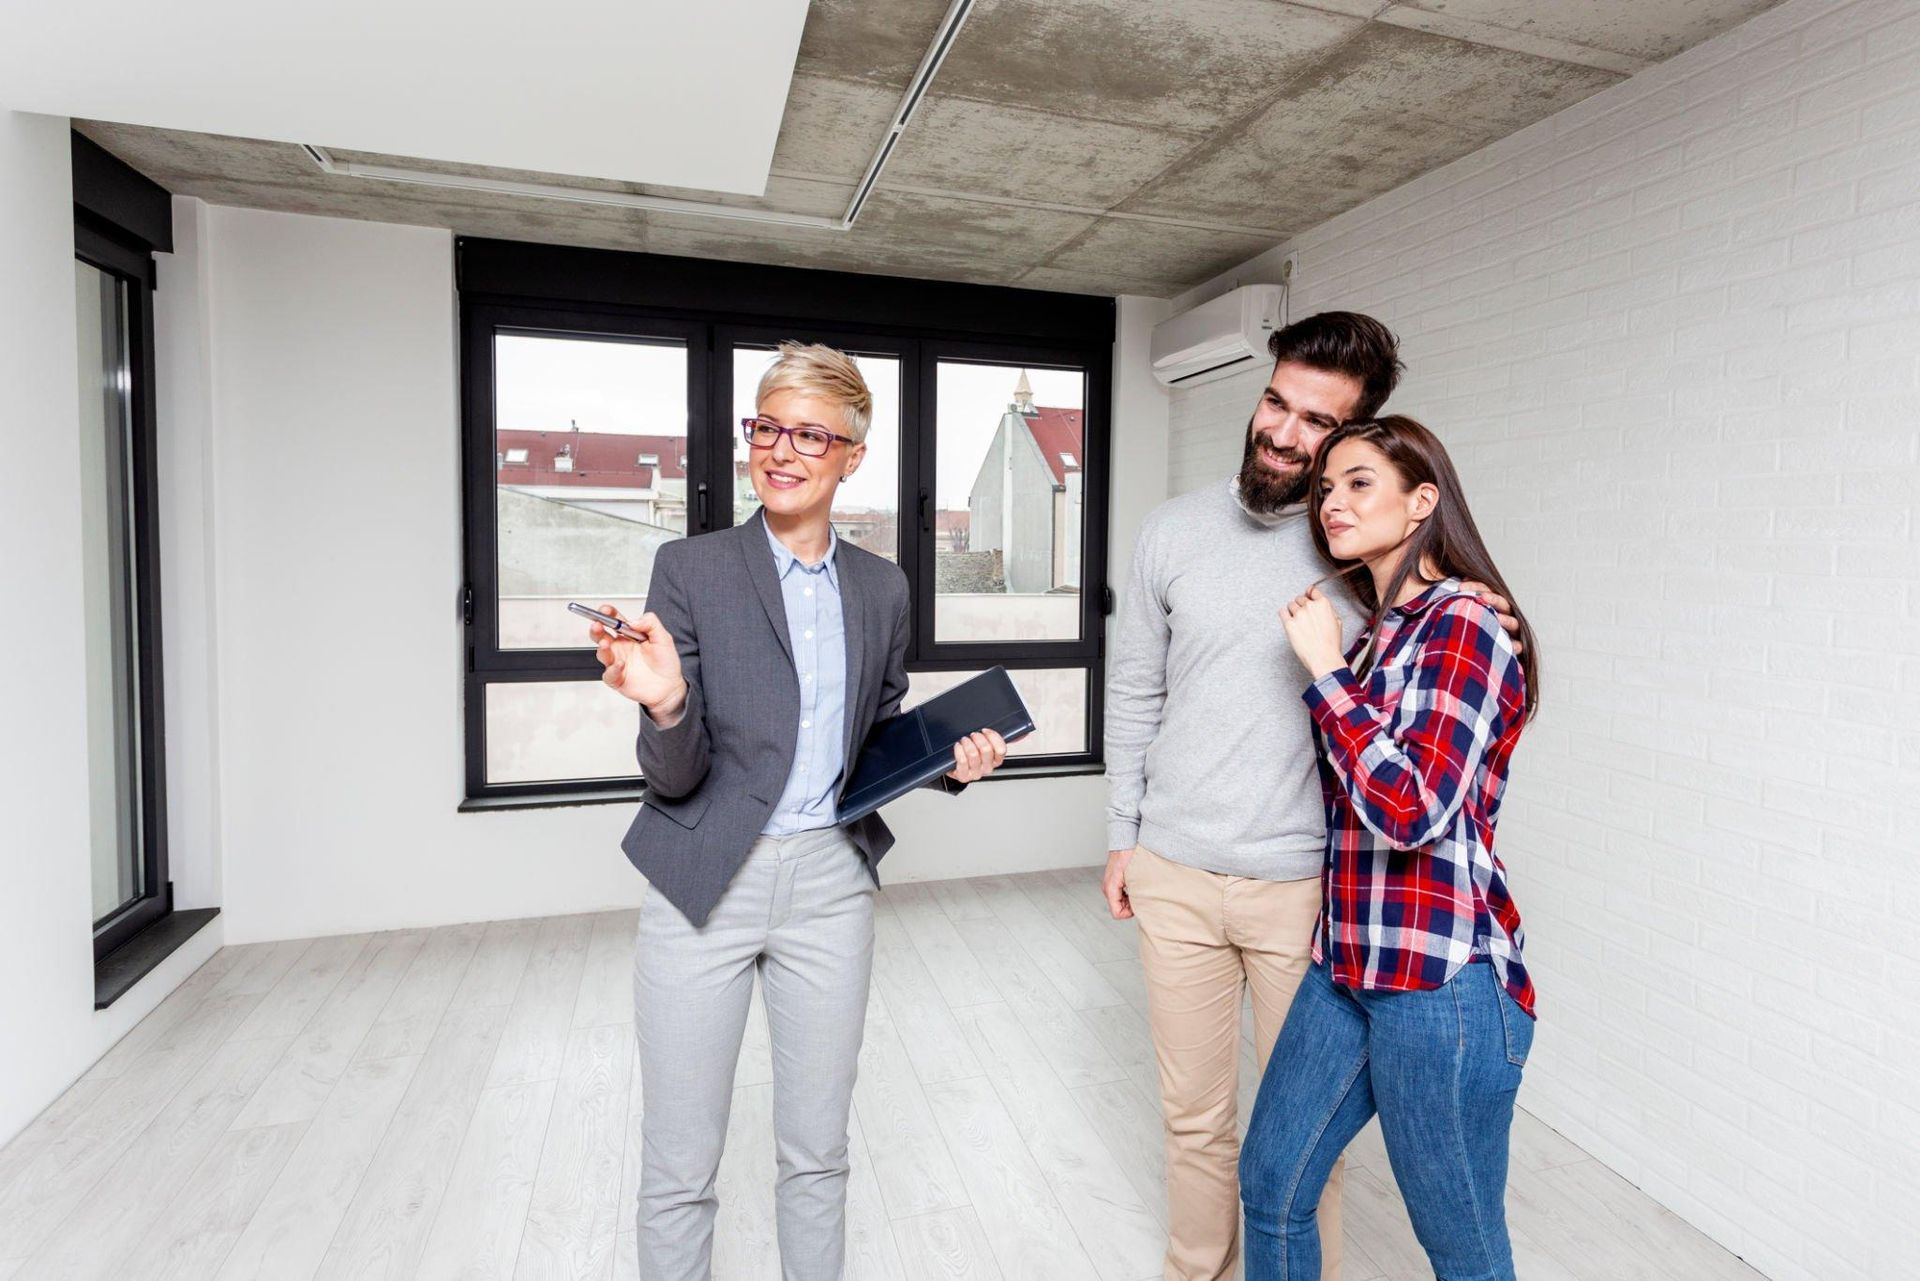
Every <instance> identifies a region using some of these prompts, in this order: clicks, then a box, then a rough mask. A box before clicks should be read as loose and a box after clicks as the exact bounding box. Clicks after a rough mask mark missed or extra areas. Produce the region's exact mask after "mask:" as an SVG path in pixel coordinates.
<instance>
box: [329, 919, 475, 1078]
mask: <svg viewBox="0 0 1920 1281" xmlns="http://www.w3.org/2000/svg"><path fill="white" fill-rule="evenodd" d="M485 931H486V927H485V926H484V925H448V926H444V927H442V928H440V929H437V930H434V931H433V932H432V933H431V934H429V935H428V936H427V941H426V942H425V943H424V944H422V945H421V948H420V951H419V952H418V953H417V954H416V955H415V956H414V958H413V964H411V965H409V966H408V967H407V972H406V974H405V975H404V976H402V978H401V979H400V983H399V985H398V986H397V987H395V988H394V989H393V995H392V996H390V997H388V998H387V1003H386V1004H385V1005H384V1006H382V1007H381V1009H380V1013H379V1014H378V1015H376V1016H375V1017H374V1020H373V1026H372V1027H370V1028H368V1029H367V1035H366V1039H365V1040H363V1041H362V1042H361V1043H360V1048H359V1050H358V1051H357V1052H356V1053H355V1055H354V1057H355V1058H359V1059H394V1058H411V1057H413V1056H414V1055H416V1054H425V1053H426V1052H427V1046H428V1045H430V1044H431V1043H432V1041H433V1036H434V1032H435V1031H436V1030H438V1028H439V1027H440V1017H441V1015H443V1014H445V1013H446V1012H447V1009H448V1007H449V1006H451V1005H452V1004H453V994H454V993H455V992H457V991H458V990H459V989H460V984H461V982H462V981H463V980H464V979H465V978H466V976H467V966H468V965H469V964H471V963H472V961H473V954H474V952H475V951H476V950H478V948H479V946H480V936H481V935H482V934H483V933H484V932H485Z"/></svg>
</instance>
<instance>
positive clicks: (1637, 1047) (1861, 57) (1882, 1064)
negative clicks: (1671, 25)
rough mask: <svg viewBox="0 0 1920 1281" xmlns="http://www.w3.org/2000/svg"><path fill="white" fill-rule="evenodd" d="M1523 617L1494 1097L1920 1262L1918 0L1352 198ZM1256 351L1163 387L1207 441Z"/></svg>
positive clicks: (1848, 1263) (1228, 411) (1235, 423)
mask: <svg viewBox="0 0 1920 1281" xmlns="http://www.w3.org/2000/svg"><path fill="white" fill-rule="evenodd" d="M1288 249H1294V250H1297V251H1298V252H1299V254H1300V269H1299V271H1300V274H1299V280H1298V287H1297V288H1296V290H1295V299H1294V306H1293V314H1294V315H1296V316H1300V315H1306V314H1309V313H1311V312H1314V311H1319V310H1324V309H1327V308H1332V307H1342V308H1353V309H1357V310H1363V311H1368V312H1372V313H1373V314H1375V315H1377V316H1380V317H1381V318H1382V319H1384V320H1386V321H1387V322H1388V323H1389V324H1391V325H1392V326H1393V327H1394V328H1395V329H1396V330H1398V331H1399V333H1400V334H1401V336H1402V338H1403V340H1404V351H1405V355H1406V358H1407V362H1408V365H1409V367H1410V374H1409V377H1408V379H1407V381H1406V383H1405V384H1404V386H1403V389H1402V391H1401V392H1400V394H1399V395H1398V396H1397V397H1396V398H1395V400H1394V404H1393V407H1394V408H1395V409H1397V410H1399V411H1401V412H1404V413H1410V414H1413V415H1415V416H1416V417H1418V418H1420V419H1422V420H1423V421H1425V422H1427V423H1428V424H1429V425H1431V426H1433V427H1434V428H1435V429H1436V430H1437V431H1438V432H1439V433H1440V435H1441V436H1442V438H1443V439H1445V440H1446V442H1447V443H1448V446H1449V448H1450V449H1451V450H1452V451H1453V454H1454V457H1455V459H1456V461H1457V462H1458V463H1459V465H1460V468H1461V471H1462V472H1463V474H1464V477H1465V481H1466V484H1467V489H1468V493H1469V495H1470V496H1471V497H1472V499H1473V502H1474V507H1475V513H1476V515H1477V517H1478V518H1479V521H1480V525H1481V528H1482V529H1483V530H1484V531H1485V532H1486V534H1487V536H1488V538H1489V540H1490V542H1491V543H1492V546H1493V550H1494V554H1495V556H1496V558H1497V559H1498V560H1499V561H1500V563H1501V565H1502V567H1503V568H1504V569H1505V570H1506V571H1507V573H1508V575H1509V578H1510V580H1511V581H1512V582H1513V584H1514V587H1515V591H1516V594H1517V595H1518V596H1519V597H1520V599H1521V600H1522V601H1523V602H1524V604H1525V605H1526V607H1527V608H1528V610H1529V612H1530V614H1531V616H1532V618H1533V620H1534V623H1535V625H1536V627H1537V628H1538V630H1539V633H1540V637H1541V648H1542V652H1543V658H1544V663H1545V673H1544V692H1545V710H1544V713H1543V715H1542V717H1541V719H1540V721H1539V723H1538V724H1537V725H1536V726H1535V727H1533V728H1532V729H1531V730H1530V731H1529V733H1528V735H1527V738H1526V739H1525V740H1524V741H1523V743H1522V746H1521V748H1520V754H1519V758H1518V761H1517V763H1516V767H1515V777H1514V781H1513V787H1512V791H1511V793H1510V796H1511V801H1510V804H1509V806H1508V809H1507V812H1506V814H1505V816H1504V822H1503V823H1502V826H1501V832H1500V842H1501V849H1502V852H1503V855H1504V857H1505V858H1506V860H1507V862H1508V865H1509V867H1510V869H1511V871H1512V874H1513V880H1514V884H1515V890H1516V894H1517V896H1518V899H1519V902H1520V906H1521V910H1522V912H1523V914H1524V915H1525V917H1526V921H1527V926H1528V934H1529V961H1530V963H1531V964H1532V966H1533V967H1534V969H1535V972H1536V974H1537V976H1538V979H1539V984H1540V990H1541V1012H1542V1015H1543V1021H1542V1025H1541V1033H1540V1037H1539V1041H1538V1043H1537V1044H1538V1049H1537V1054H1536V1057H1535V1062H1534V1064H1533V1066H1532V1067H1531V1068H1530V1070H1529V1072H1528V1079H1527V1084H1526V1086H1525V1089H1524V1092H1523V1101H1524V1102H1525V1103H1526V1105H1527V1106H1529V1107H1531V1108H1532V1109H1534V1110H1535V1111H1536V1112H1538V1113H1539V1114H1541V1115H1542V1116H1543V1117H1545V1118H1546V1119H1547V1120H1548V1121H1549V1122H1551V1123H1552V1124H1553V1125H1555V1126H1557V1127H1559V1128H1560V1129H1562V1130H1563V1131H1564V1132H1566V1133H1567V1134H1568V1135H1569V1136H1571V1137H1572V1138H1574V1139H1575V1140H1576V1141H1578V1142H1579V1143H1581V1144H1582V1145H1583V1146H1584V1147H1586V1148H1587V1149H1588V1150H1589V1151H1590V1152H1592V1153H1594V1154H1595V1155H1596V1156H1598V1157H1600V1158H1601V1159H1602V1160H1604V1161H1605V1162H1606V1163H1607V1164H1609V1165H1610V1166H1612V1167H1613V1168H1614V1169H1616V1170H1618V1171H1620V1172H1621V1173H1622V1174H1624V1175H1625V1176H1626V1177H1627V1178H1629V1179H1631V1180H1632V1181H1633V1182H1635V1183H1636V1184H1638V1185H1640V1186H1641V1187H1643V1188H1645V1189H1646V1190H1647V1191H1648V1192H1650V1193H1651V1194H1652V1195H1653V1196H1655V1197H1656V1198H1658V1199H1659V1200H1660V1201H1662V1202H1663V1203H1664V1204H1666V1205H1668V1206H1670V1207H1671V1208H1672V1209H1674V1210H1675V1211H1676V1212H1678V1213H1679V1214H1680V1215H1682V1216H1683V1217H1685V1218H1686V1219H1688V1220H1690V1221H1691V1222H1693V1223H1695V1224H1697V1225H1699V1226H1700V1227H1701V1228H1703V1229H1704V1230H1706V1231H1707V1232H1709V1233H1711V1234H1712V1235H1713V1236H1714V1237H1715V1238H1717V1239H1718V1240H1720V1241H1721V1242H1723V1243H1724V1244H1726V1245H1727V1246H1729V1247H1730V1248H1732V1249H1734V1250H1735V1251H1737V1252H1739V1253H1740V1254H1742V1255H1743V1256H1744V1257H1746V1258H1747V1259H1748V1260H1749V1261H1750V1262H1752V1263H1753V1264H1754V1265H1755V1266H1756V1267H1758V1268H1760V1269H1761V1270H1762V1271H1764V1272H1766V1273H1767V1274H1768V1275H1769V1276H1772V1277H1775V1278H1780V1279H1782V1281H1785V1279H1788V1278H1794V1279H1799V1278H1805V1279H1808V1281H1836V1279H1838V1278H1848V1277H1872V1278H1895V1277H1920V1099H1917V1098H1916V1093H1915V1092H1916V1088H1917V1087H1920V836H1916V834H1915V812H1916V807H1920V570H1917V569H1916V566H1920V521H1917V520H1916V515H1915V513H1916V510H1917V509H1920V4H1915V3H1913V2H1912V0H1857V2H1853V3H1840V2H1837V0H1791V2H1790V3H1787V4H1785V5H1782V6H1780V7H1779V8H1776V9H1773V10H1771V11H1769V12H1767V13H1765V14H1763V15H1761V16H1760V17H1758V18H1756V19H1754V20H1753V21H1751V22H1749V23H1747V24H1746V25H1744V26H1742V27H1740V28H1738V29H1736V30H1734V31H1731V32H1729V33H1727V34H1726V35H1724V36H1722V37H1720V38H1718V39H1716V40H1713V41H1711V42H1709V43H1707V44H1704V45H1701V46H1699V47H1697V48H1695V49H1693V50H1690V51H1688V52H1687V53H1685V54H1683V55H1681V56H1680V57H1678V58H1675V59H1673V60H1672V61H1670V62H1668V63H1665V64H1663V65H1661V66H1659V67H1656V68H1653V69H1651V70H1649V71H1647V72H1645V73H1643V74H1641V75H1639V76H1637V77H1635V78H1634V79H1632V80H1630V81H1627V82H1625V83H1623V84H1621V85H1618V86H1616V87H1615V88H1613V89H1610V90H1608V91H1607V92H1606V93H1603V94H1600V95H1598V96H1597V97H1594V98H1592V99H1590V100H1588V101H1586V102H1583V103H1581V104H1579V105H1578V106H1576V107H1573V108H1572V109H1570V110H1568V111H1566V112H1563V113H1561V114H1560V115H1558V116H1556V117H1554V118H1552V119H1550V120H1547V121H1543V122H1541V123H1540V124H1537V125H1535V126H1533V127H1531V128H1529V129H1527V130H1525V131H1523V132H1521V133H1519V134H1517V135H1515V136H1513V137H1511V138H1508V139H1505V140H1504V141H1502V142H1500V143H1498V144H1496V145H1494V146H1492V147H1489V148H1487V149H1485V150H1483V151H1481V152H1478V153H1476V154H1474V155H1472V156H1468V157H1466V158H1464V159H1462V160H1460V161H1458V162H1456V163H1454V164H1452V165H1449V166H1448V167H1446V168H1444V169H1441V170H1438V171H1436V172H1434V173H1431V174H1428V175H1425V176H1424V177H1422V178H1420V179H1418V180H1416V181H1414V182H1412V183H1410V184H1408V185H1407V186H1405V187H1402V188H1400V189H1398V190H1396V191H1394V192H1391V193H1389V194H1387V195H1385V196H1382V197H1380V198H1379V199H1376V200H1374V201H1372V202H1370V203H1369V204H1367V205H1364V206H1362V207H1360V208H1358V209H1355V210H1352V211H1350V212H1348V213H1346V214H1343V215H1341V216H1340V217H1339V218H1336V219H1334V220H1333V221H1331V222H1329V223H1327V224H1326V225H1324V226H1322V227H1319V228H1317V229H1315V230H1314V231H1312V232H1309V233H1307V234H1305V235H1303V236H1301V237H1300V238H1298V240H1296V241H1294V242H1293V243H1291V244H1289V245H1284V246H1281V247H1279V248H1278V249H1277V250H1275V251H1273V252H1272V253H1269V254H1267V255H1263V256H1262V257H1261V258H1259V259H1256V260H1254V262H1252V263H1250V264H1247V266H1246V267H1245V268H1243V269H1242V270H1241V271H1238V272H1235V273H1231V274H1230V277H1223V278H1221V280H1219V281H1216V282H1213V284H1211V285H1210V286H1207V287H1205V288H1203V289H1202V290H1199V291H1196V292H1195V294H1194V295H1193V296H1192V297H1191V298H1189V299H1186V300H1183V301H1186V302H1191V301H1195V300H1197V299H1199V298H1201V297H1206V296H1211V295H1212V294H1214V293H1218V292H1220V291H1221V290H1222V289H1224V288H1226V287H1228V286H1229V285H1230V284H1233V283H1247V282H1250V281H1254V280H1261V279H1269V280H1270V279H1276V278H1277V277H1276V275H1275V274H1274V273H1275V271H1276V270H1277V265H1278V261H1279V256H1280V255H1281V254H1282V253H1284V252H1285V251H1287V250H1288ZM1262 378H1263V375H1262V374H1255V375H1250V376H1243V377H1240V378H1236V379H1233V380H1230V381H1225V382H1221V383H1218V384H1214V385H1211V386H1207V387H1202V388H1196V389H1192V390H1189V391H1183V392H1180V393H1178V394H1177V395H1176V396H1175V398H1174V405H1173V410H1172V417H1171V425H1172V446H1171V456H1170V459H1169V474H1170V483H1171V485H1172V488H1173V490H1174V492H1182V491H1185V490H1188V489H1191V488H1193V487H1195V486H1198V485H1201V484H1207V483H1211V482H1213V481H1215V480H1217V479H1219V478H1221V477H1222V476H1224V475H1226V474H1228V473H1230V472H1231V470H1232V469H1233V467H1234V466H1235V465H1236V464H1237V462H1238V459H1239V455H1240V438H1241V432H1242V429H1243V428H1244V426H1245V423H1246V419H1247V415H1248V413H1249V412H1251V409H1252V406H1253V402H1254V398H1255V395H1256V394H1257V390H1258V388H1259V386H1260V385H1261V381H1262Z"/></svg>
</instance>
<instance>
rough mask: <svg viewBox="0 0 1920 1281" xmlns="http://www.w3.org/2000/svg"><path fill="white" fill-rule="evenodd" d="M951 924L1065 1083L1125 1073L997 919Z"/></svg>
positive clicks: (1088, 1082)
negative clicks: (1037, 970)
mask: <svg viewBox="0 0 1920 1281" xmlns="http://www.w3.org/2000/svg"><path fill="white" fill-rule="evenodd" d="M954 928H955V929H957V930H959V931H960V936H961V937H962V938H963V939H965V940H966V942H967V946H968V948H970V949H971V950H972V952H973V955H974V957H975V959H976V960H978V961H979V962H980V965H981V967H982V968H983V969H985V970H986V971H987V974H988V976H989V977H990V978H991V979H992V980H993V985H994V988H995V990H997V991H998V992H999V993H1000V995H1001V998H1002V999H1003V1000H1004V1001H1005V1002H1006V1003H1007V1005H1008V1006H1009V1007H1011V1008H1012V1010H1013V1012H1014V1013H1015V1014H1017V1015H1018V1016H1019V1017H1020V1021H1021V1022H1022V1023H1023V1024H1025V1025H1026V1028H1027V1032H1028V1034H1029V1035H1031V1036H1032V1037H1033V1039H1034V1040H1035V1042H1037V1043H1038V1044H1039V1046H1040V1050H1041V1052H1042V1053H1043V1054H1045V1055H1046V1056H1047V1061H1048V1062H1049V1063H1051V1064H1053V1068H1054V1070H1055V1071H1056V1072H1058V1073H1059V1074H1060V1079H1061V1080H1062V1081H1064V1082H1065V1083H1066V1084H1067V1085H1069V1086H1081V1085H1093V1084H1096V1083H1098V1082H1100V1081H1117V1080H1120V1079H1121V1078H1122V1077H1124V1076H1125V1075H1126V1070H1125V1069H1124V1068H1123V1067H1121V1065H1120V1062H1119V1060H1117V1059H1115V1058H1114V1057H1113V1055H1111V1054H1109V1053H1108V1052H1107V1048H1106V1047H1105V1046H1104V1045H1102V1044H1101V1043H1100V1041H1099V1038H1097V1037H1096V1036H1094V1034H1093V1030H1092V1029H1091V1028H1089V1027H1088V1026H1087V1025H1086V1024H1085V1023H1083V1022H1081V1021H1080V1016H1079V1014H1078V1013H1076V1012H1075V1011H1074V1009H1073V1007H1072V1006H1070V1005H1068V1004H1067V1002H1066V999H1065V998H1064V997H1062V996H1061V995H1060V993H1059V991H1058V990H1056V989H1055V987H1054V985H1053V984H1052V983H1051V982H1049V981H1048V980H1047V979H1046V977H1045V976H1043V975H1041V974H1039V973H1037V972H1036V971H1035V969H1034V967H1033V963H1032V962H1031V960H1029V959H1028V958H1027V956H1026V954H1025V953H1024V952H1022V951H1021V949H1020V947H1019V945H1018V944H1017V943H1016V942H1015V940H1014V937H1013V935H1012V934H1011V933H1010V932H1009V931H1008V929H1007V927H1006V926H1004V925H1002V924H1001V923H1000V922H999V921H997V920H996V921H980V920H972V921H963V922H961V923H960V924H959V925H957V926H955V927H954Z"/></svg>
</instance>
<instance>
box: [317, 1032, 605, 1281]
mask: <svg viewBox="0 0 1920 1281" xmlns="http://www.w3.org/2000/svg"><path fill="white" fill-rule="evenodd" d="M570 1008H571V1007H569V1009H570ZM506 1013H507V1012H506V1010H504V1009H503V1008H501V1007H499V1006H487V1007H484V1008H482V1009H477V1010H454V1011H451V1012H449V1013H448V1014H447V1016H446V1017H445V1018H444V1019H443V1020H441V1023H440V1028H439V1030H438V1031H437V1032H436V1033H434V1037H433V1040H432V1042H430V1043H429V1045H428V1046H427V1051H426V1053H425V1054H423V1055H422V1056H421V1058H420V1066H419V1067H418V1068H417V1069H415V1071H414V1074H413V1080H412V1082H411V1083H410V1084H409V1085H408V1087H407V1095H406V1098H405V1099H403V1100H402V1101H401V1104H400V1108H399V1110H398V1111H397V1112H395V1113H394V1117H393V1121H392V1123H391V1124H390V1125H389V1126H388V1127H387V1133H386V1136H385V1137H384V1138H383V1139H382V1140H381V1142H380V1147H379V1150H378V1151H376V1152H375V1153H374V1156H373V1161H372V1162H371V1163H370V1164H369V1165H368V1166H367V1169H366V1173H365V1174H364V1175H363V1176H362V1177H361V1180H360V1188H359V1191H358V1192H356V1193H355V1194H354V1198H353V1201H352V1203H351V1204H350V1205H349V1206H348V1207H347V1212H346V1215H345V1217H344V1218H343V1219H342V1220H341V1222H340V1228H339V1230H338V1231H337V1232H336V1233H335V1234H334V1237H333V1243H332V1245H331V1246H329V1247H328V1250H327V1256H326V1258H325V1259H324V1260H322V1262H321V1265H320V1271H319V1273H318V1275H319V1276H321V1277H323V1278H327V1279H328V1281H370V1279H371V1278H375V1277H388V1278H392V1279H393V1281H402V1279H403V1278H407V1277H411V1276H412V1275H413V1273H414V1272H415V1270H416V1269H417V1268H418V1267H419V1262H420V1255H421V1252H422V1251H423V1250H424V1248H425V1246H426V1240H427V1233H428V1232H429V1230H430V1229H431V1228H432V1227H433V1220H434V1217H435V1215H436V1214H437V1213H438V1211H439V1208H440V1199H441V1197H442V1195H443V1194H444V1193H445V1192H446V1187H447V1182H448V1180H449V1179H450V1178H451V1177H452V1175H453V1167H454V1163H455V1162H456V1161H457V1160H458V1158H459V1155H460V1143H461V1140H462V1139H463V1138H465V1137H466V1132H467V1129H468V1127H469V1125H470V1124H471V1123H472V1120H473V1113H474V1110H475V1108H477V1107H478V1106H479V1101H480V1094H481V1091H482V1089H483V1088H484V1086H485V1084H486V1078H487V1070H488V1065H489V1064H491V1063H492V1062H493V1056H494V1052H495V1051H496V1050H497V1049H498V1047H499V1044H500V1032H501V1028H502V1026H503V1025H504V1023H505V1022H506ZM376 1061H377V1060H376Z"/></svg>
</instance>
